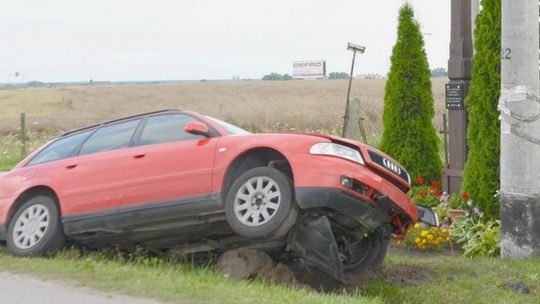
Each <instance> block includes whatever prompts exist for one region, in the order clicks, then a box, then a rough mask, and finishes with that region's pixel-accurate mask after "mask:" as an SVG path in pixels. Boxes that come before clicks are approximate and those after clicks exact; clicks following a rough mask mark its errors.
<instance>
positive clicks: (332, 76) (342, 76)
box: [328, 72, 349, 79]
mask: <svg viewBox="0 0 540 304" xmlns="http://www.w3.org/2000/svg"><path fill="white" fill-rule="evenodd" d="M347 78H349V74H348V73H345V72H332V73H330V74H328V79H347Z"/></svg>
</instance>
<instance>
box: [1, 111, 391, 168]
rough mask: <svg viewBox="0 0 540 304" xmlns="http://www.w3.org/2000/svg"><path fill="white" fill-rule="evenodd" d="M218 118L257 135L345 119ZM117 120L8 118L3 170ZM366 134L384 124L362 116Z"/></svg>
mask: <svg viewBox="0 0 540 304" xmlns="http://www.w3.org/2000/svg"><path fill="white" fill-rule="evenodd" d="M215 116H217V117H218V118H220V119H222V120H225V121H228V122H230V123H232V124H235V125H237V126H239V127H242V128H244V129H246V130H249V131H251V132H254V133H272V132H316V133H324V134H330V135H341V132H342V129H343V117H342V116H339V115H332V114H319V115H278V116H276V115H264V114H263V115H260V114H259V115H245V114H244V115H236V114H234V115H231V114H221V115H220V114H218V115H215ZM113 118H117V117H103V115H100V116H97V115H77V116H69V115H62V116H55V115H44V116H37V115H26V114H24V113H22V114H21V116H19V117H4V118H2V119H1V120H0V170H2V169H5V168H6V167H10V166H12V165H13V163H15V162H17V161H18V160H20V159H21V158H23V157H24V156H26V155H27V154H28V153H30V152H32V151H33V150H35V149H37V148H38V147H39V146H41V145H42V144H44V143H46V142H47V141H49V140H51V139H53V138H54V137H56V136H58V135H60V134H62V133H64V132H66V131H69V130H72V129H76V128H81V127H84V126H88V125H92V124H96V123H100V122H103V121H106V120H109V119H113ZM359 123H360V124H361V127H362V130H363V133H364V134H363V135H362V138H360V133H358V138H355V139H357V140H360V141H364V142H365V141H368V142H369V143H371V144H374V143H377V142H378V139H379V135H380V134H381V132H382V126H381V123H380V122H379V121H377V120H375V119H370V118H366V117H360V121H359Z"/></svg>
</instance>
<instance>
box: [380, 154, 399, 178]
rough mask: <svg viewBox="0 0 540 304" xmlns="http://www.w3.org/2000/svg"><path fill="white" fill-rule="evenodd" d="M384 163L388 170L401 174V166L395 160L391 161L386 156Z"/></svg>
mask: <svg viewBox="0 0 540 304" xmlns="http://www.w3.org/2000/svg"><path fill="white" fill-rule="evenodd" d="M383 164H384V166H385V167H386V168H387V169H388V170H390V171H392V172H394V173H395V174H397V175H401V168H400V167H399V166H398V165H396V164H395V163H394V162H392V161H389V160H388V159H386V158H383Z"/></svg>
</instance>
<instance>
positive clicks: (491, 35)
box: [463, 0, 501, 217]
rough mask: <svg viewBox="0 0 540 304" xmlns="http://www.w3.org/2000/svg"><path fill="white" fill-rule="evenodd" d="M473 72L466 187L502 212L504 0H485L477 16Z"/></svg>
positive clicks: (493, 212)
mask: <svg viewBox="0 0 540 304" xmlns="http://www.w3.org/2000/svg"><path fill="white" fill-rule="evenodd" d="M474 46H475V48H476V53H475V55H474V58H473V72H472V81H471V87H470V89H469V94H468V95H467V98H466V99H465V106H466V108H467V112H468V115H469V126H468V128H467V140H468V145H469V153H468V155H467V163H466V164H465V172H464V176H463V189H464V190H465V191H467V192H468V193H469V195H470V196H471V198H472V199H473V200H474V201H475V203H476V204H477V205H479V206H480V207H481V208H482V210H483V211H484V213H485V214H486V215H487V216H490V217H498V215H499V199H498V198H497V197H495V194H496V191H497V190H498V189H499V158H500V138H499V136H500V134H499V130H500V128H499V119H498V117H499V112H498V111H497V103H498V101H499V92H500V62H501V57H500V49H501V1H500V0H482V11H481V12H480V14H479V15H478V17H477V18H476V30H475V44H474Z"/></svg>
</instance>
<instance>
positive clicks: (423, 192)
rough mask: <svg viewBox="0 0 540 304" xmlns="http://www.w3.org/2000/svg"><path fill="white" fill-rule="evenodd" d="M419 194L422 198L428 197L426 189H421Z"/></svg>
mask: <svg viewBox="0 0 540 304" xmlns="http://www.w3.org/2000/svg"><path fill="white" fill-rule="evenodd" d="M418 196H420V198H424V197H426V190H423V189H422V190H420V192H418Z"/></svg>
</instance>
